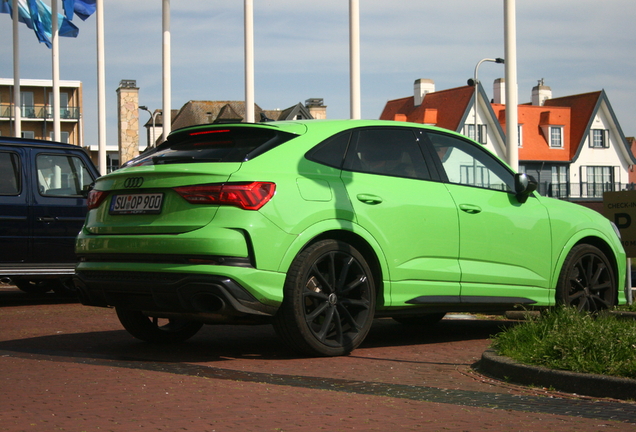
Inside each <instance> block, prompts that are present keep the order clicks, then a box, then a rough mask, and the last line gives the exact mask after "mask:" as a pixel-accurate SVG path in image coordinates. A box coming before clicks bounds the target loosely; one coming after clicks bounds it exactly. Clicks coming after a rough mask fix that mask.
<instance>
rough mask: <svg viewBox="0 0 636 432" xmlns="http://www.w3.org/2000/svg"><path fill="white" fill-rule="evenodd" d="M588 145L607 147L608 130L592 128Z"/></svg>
mask: <svg viewBox="0 0 636 432" xmlns="http://www.w3.org/2000/svg"><path fill="white" fill-rule="evenodd" d="M590 147H592V148H609V130H607V129H592V138H591V139H590Z"/></svg>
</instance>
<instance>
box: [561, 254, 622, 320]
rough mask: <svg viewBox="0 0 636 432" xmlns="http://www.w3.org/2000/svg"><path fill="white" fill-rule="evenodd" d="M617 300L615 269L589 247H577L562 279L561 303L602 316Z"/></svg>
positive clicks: (565, 263) (567, 263)
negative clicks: (602, 312) (600, 313)
mask: <svg viewBox="0 0 636 432" xmlns="http://www.w3.org/2000/svg"><path fill="white" fill-rule="evenodd" d="M616 296H617V288H616V278H615V277H614V269H613V267H612V266H611V264H610V262H609V260H608V259H607V257H606V256H605V254H604V253H603V252H602V251H601V250H600V249H598V248H597V247H594V246H592V245H588V244H580V245H577V246H575V247H573V248H572V250H571V251H570V253H569V254H568V256H567V258H566V259H565V262H564V263H563V268H562V269H561V274H560V275H559V282H558V284H557V289H556V300H557V303H558V304H563V305H565V306H571V307H576V308H577V309H578V310H579V311H582V312H598V311H600V310H603V309H609V308H611V307H613V306H614V304H615V303H616Z"/></svg>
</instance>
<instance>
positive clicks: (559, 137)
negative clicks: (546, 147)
mask: <svg viewBox="0 0 636 432" xmlns="http://www.w3.org/2000/svg"><path fill="white" fill-rule="evenodd" d="M550 147H563V126H550Z"/></svg>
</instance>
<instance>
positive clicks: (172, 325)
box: [115, 308, 203, 343]
mask: <svg viewBox="0 0 636 432" xmlns="http://www.w3.org/2000/svg"><path fill="white" fill-rule="evenodd" d="M115 310H116V311H117V317H118V318H119V322H121V324H122V325H123V326H124V328H125V329H126V331H128V333H130V334H131V335H133V336H134V337H136V338H137V339H141V340H143V341H146V342H152V343H178V342H183V341H185V340H187V339H190V338H191V337H192V336H194V335H195V334H196V333H197V332H198V331H199V330H200V329H201V327H203V323H200V322H196V321H188V320H180V319H172V318H170V319H160V318H158V317H151V316H147V315H145V314H144V313H143V312H141V311H131V310H126V309H121V308H115Z"/></svg>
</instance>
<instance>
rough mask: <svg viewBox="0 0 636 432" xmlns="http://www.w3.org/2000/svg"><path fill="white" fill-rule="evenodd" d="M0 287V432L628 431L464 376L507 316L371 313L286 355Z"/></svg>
mask: <svg viewBox="0 0 636 432" xmlns="http://www.w3.org/2000/svg"><path fill="white" fill-rule="evenodd" d="M21 299H23V297H22V296H21V293H15V292H13V291H11V290H9V289H8V288H6V287H4V288H0V431H31V430H33V431H131V430H146V431H316V430H325V431H349V430H360V431H374V430H379V431H397V430H425V431H437V430H439V431H479V430H498V431H513V430H523V431H545V430H551V431H571V430H579V431H598V430H603V431H606V430H616V431H633V430H635V429H636V403H625V402H618V401H612V400H594V399H589V398H579V397H576V396H573V395H563V394H557V393H552V392H549V391H546V390H543V389H526V388H522V387H517V386H513V385H507V384H504V383H499V382H496V381H492V380H489V379H486V378H484V377H481V376H479V375H478V374H476V373H474V372H472V370H471V368H470V365H471V364H473V363H474V362H475V361H477V360H478V359H479V358H480V356H481V353H482V352H483V351H484V349H486V347H487V346H488V344H489V342H488V335H490V334H492V333H494V332H496V331H497V330H498V328H500V326H502V325H505V322H493V321H465V320H445V321H444V322H443V323H442V324H441V325H439V326H437V327H434V328H433V329H428V330H423V329H412V328H407V327H404V326H401V325H399V324H396V323H393V322H392V321H390V320H378V321H377V322H376V323H375V325H374V327H373V329H372V332H371V334H370V335H369V338H368V340H367V342H366V343H365V344H364V345H363V347H361V348H360V349H358V350H356V351H354V352H353V354H352V355H350V356H348V357H340V358H330V359H323V358H321V359H306V358H298V357H296V356H294V354H293V353H291V352H289V351H288V350H287V349H286V348H285V347H284V346H283V345H282V344H281V342H280V341H279V340H278V338H277V337H276V335H275V334H274V332H273V330H272V329H271V327H269V326H255V327H238V326H206V327H204V329H203V330H202V331H201V332H200V333H199V334H197V335H196V336H195V337H194V338H193V339H192V340H191V341H188V342H187V343H185V344H182V345H179V346H177V347H156V346H151V345H148V344H144V343H140V342H137V341H136V340H134V339H132V338H131V337H130V336H129V335H128V334H127V333H126V332H125V331H123V330H122V329H121V326H120V324H119V322H118V321H117V318H116V317H115V314H114V312H113V311H111V310H106V309H98V308H89V307H85V306H81V305H79V304H74V303H68V304H46V303H49V302H51V300H52V299H53V297H52V296H47V297H45V298H42V299H41V300H38V302H37V303H33V302H27V303H26V304H24V302H22V301H21Z"/></svg>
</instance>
